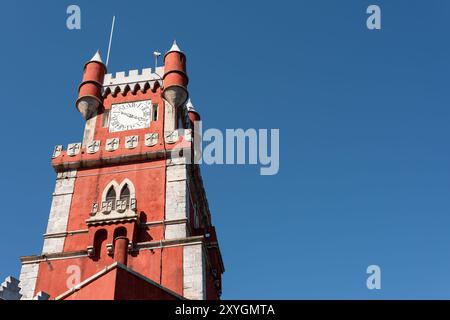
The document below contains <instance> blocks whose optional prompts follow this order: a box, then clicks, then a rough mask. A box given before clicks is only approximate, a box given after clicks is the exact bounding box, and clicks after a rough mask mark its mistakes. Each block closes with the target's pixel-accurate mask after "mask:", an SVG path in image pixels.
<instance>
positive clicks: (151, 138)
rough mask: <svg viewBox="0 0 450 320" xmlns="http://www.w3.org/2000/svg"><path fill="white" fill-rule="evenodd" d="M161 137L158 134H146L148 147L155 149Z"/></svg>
mask: <svg viewBox="0 0 450 320" xmlns="http://www.w3.org/2000/svg"><path fill="white" fill-rule="evenodd" d="M158 139H159V135H158V133H157V132H153V133H146V134H145V145H146V146H147V147H153V146H154V145H156V144H157V143H158Z"/></svg>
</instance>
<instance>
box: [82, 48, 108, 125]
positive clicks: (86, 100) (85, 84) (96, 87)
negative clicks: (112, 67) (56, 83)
mask: <svg viewBox="0 0 450 320" xmlns="http://www.w3.org/2000/svg"><path fill="white" fill-rule="evenodd" d="M105 74H106V66H105V65H104V64H103V61H102V58H101V57H100V52H99V51H97V52H96V54H95V55H94V56H93V57H92V59H91V60H90V61H89V62H87V63H86V64H85V66H84V73H83V81H82V82H81V84H80V86H79V87H78V99H77V102H76V106H77V109H78V111H80V113H81V114H82V115H83V117H84V119H86V120H88V119H90V118H91V117H92V116H93V115H95V114H96V112H97V109H98V107H99V105H100V104H102V92H101V91H102V86H103V78H104V77H105Z"/></svg>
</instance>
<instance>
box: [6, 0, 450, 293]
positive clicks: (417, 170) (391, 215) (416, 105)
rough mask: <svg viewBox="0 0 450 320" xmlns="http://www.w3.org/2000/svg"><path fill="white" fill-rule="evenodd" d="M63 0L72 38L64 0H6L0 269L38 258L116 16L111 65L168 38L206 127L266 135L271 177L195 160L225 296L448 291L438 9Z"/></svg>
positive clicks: (425, 4)
mask: <svg viewBox="0 0 450 320" xmlns="http://www.w3.org/2000/svg"><path fill="white" fill-rule="evenodd" d="M73 3H75V4H78V5H79V6H80V7H81V10H82V29H81V30H80V31H69V30H68V29H67V28H66V17H67V15H66V13H65V12H66V8H67V6H68V5H69V4H72V2H67V1H39V2H38V1H11V0H10V1H7V2H6V1H4V2H2V10H1V13H0V16H1V19H0V32H1V39H2V44H1V50H0V57H1V59H0V70H1V76H0V92H1V98H2V99H1V107H0V110H1V113H2V114H1V125H0V134H1V136H2V137H3V146H2V157H1V158H0V177H1V179H0V193H1V194H2V197H3V199H2V201H1V202H2V208H1V210H0V212H1V213H0V219H1V220H0V221H1V222H0V226H1V228H0V230H1V231H0V254H1V258H0V278H4V277H6V276H7V275H9V274H12V275H15V276H18V274H19V269H20V263H19V256H21V255H30V254H37V253H40V252H41V249H42V242H43V240H42V234H43V233H44V232H45V228H46V224H47V218H48V214H49V208H50V203H51V193H52V191H53V188H54V178H55V175H54V173H53V170H52V168H51V166H50V155H51V152H52V149H53V147H54V145H56V144H64V145H66V144H67V143H70V142H76V141H80V140H81V138H82V131H83V120H82V117H81V116H80V114H79V113H78V112H77V111H76V109H75V107H74V102H75V99H76V94H77V85H78V84H79V82H80V79H81V74H82V67H83V64H84V63H85V61H86V60H87V59H89V58H91V56H92V55H93V54H94V52H95V50H96V49H97V48H100V49H101V50H102V51H103V53H105V52H106V47H107V42H108V33H109V28H110V23H111V17H112V15H113V14H116V15H117V21H116V22H117V24H116V26H117V29H116V30H117V32H116V34H115V37H114V43H113V51H112V54H111V60H110V65H109V70H110V71H112V72H116V71H122V70H129V69H138V68H144V67H151V66H152V65H153V57H152V52H153V51H154V50H160V51H163V52H164V51H165V50H167V49H168V48H169V46H170V44H171V42H172V40H173V39H174V38H176V39H177V40H178V43H179V44H180V47H181V48H182V49H183V50H184V51H185V52H186V53H187V57H188V69H189V76H190V80H191V82H190V87H189V88H190V93H191V97H192V99H193V102H194V104H195V105H196V107H197V109H198V110H199V111H200V113H201V114H202V118H203V120H204V126H205V127H206V128H208V127H212V128H219V129H221V130H225V129H226V128H279V129H280V140H281V143H280V144H281V145H280V148H281V149H280V152H281V155H280V172H279V174H278V175H276V176H260V175H259V168H258V167H256V166H203V177H204V182H205V186H206V190H207V195H208V199H209V204H210V208H211V212H212V215H213V222H214V223H215V225H216V227H217V230H218V235H219V240H220V245H221V250H222V254H223V258H224V262H225V267H226V272H225V274H224V278H223V298H227V299H231V298H237V299H240V298H255V299H258V298H275V299H278V298H287V299H295V298H338V299H339V298H358V299H359V298H369V299H378V298H388V299H391V298H447V299H448V298H450V210H449V209H450V148H449V146H450V132H449V131H450V130H449V127H450V126H449V122H450V99H449V98H450V91H449V86H450V80H449V76H448V75H449V74H450V41H449V40H448V38H449V37H448V35H449V31H450V27H449V21H450V3H449V2H448V1H444V0H430V1H425V0H422V1H406V0H396V1H384V0H383V1H382V0H371V1H365V0H346V1H335V0H328V1H325V0H309V1H275V2H274V1H267V2H265V1H258V2H250V1H248V2H246V3H244V1H234V0H233V1H231V0H229V1H220V2H219V1H170V2H168V1H167V2H166V1H159V2H157V1H128V2H126V3H125V2H123V1H76V2H73ZM370 4H378V5H379V6H380V7H381V10H382V30H381V31H369V30H368V29H367V28H366V17H367V15H366V13H365V11H366V8H367V6H368V5H370ZM371 264H377V265H379V266H380V267H381V270H382V289H381V290H380V291H369V290H368V289H367V288H366V277H367V275H366V273H365V272H366V268H367V266H368V265H371Z"/></svg>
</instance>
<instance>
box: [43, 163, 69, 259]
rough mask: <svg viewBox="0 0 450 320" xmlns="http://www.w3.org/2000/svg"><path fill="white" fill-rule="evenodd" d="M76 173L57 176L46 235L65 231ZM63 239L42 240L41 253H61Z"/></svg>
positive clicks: (63, 173)
mask: <svg viewBox="0 0 450 320" xmlns="http://www.w3.org/2000/svg"><path fill="white" fill-rule="evenodd" d="M76 172H77V171H76V170H69V171H66V172H61V173H58V175H57V178H56V185H55V192H54V193H53V199H52V205H51V209H50V215H49V219H48V224H47V231H46V234H55V233H64V232H66V231H67V223H68V219H69V212H70V205H71V203H72V196H73V190H74V186H75V180H76ZM64 239H65V237H59V238H44V246H43V249H42V252H43V253H56V252H62V251H63V247H64Z"/></svg>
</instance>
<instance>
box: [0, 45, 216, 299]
mask: <svg viewBox="0 0 450 320" xmlns="http://www.w3.org/2000/svg"><path fill="white" fill-rule="evenodd" d="M187 85H188V76H187V72H186V56H185V54H184V53H183V52H182V51H181V50H180V48H179V47H178V45H177V44H176V43H175V42H174V43H173V45H172V47H171V48H170V50H169V51H168V52H167V53H166V54H165V56H164V65H163V66H161V67H157V68H156V70H152V69H148V68H147V69H143V70H142V71H138V70H131V71H129V72H127V73H125V72H118V73H116V74H114V75H113V74H108V73H107V68H106V66H105V65H104V63H103V62H102V58H101V55H100V52H97V53H96V54H95V55H94V57H93V58H92V59H91V60H90V61H88V62H87V63H86V64H85V66H84V71H83V77H82V82H81V84H80V85H79V88H78V99H77V100H76V103H75V105H76V108H77V109H78V111H79V112H80V113H81V115H82V116H83V118H84V119H85V128H84V134H83V139H82V141H81V142H75V143H70V144H69V143H66V144H65V145H66V146H67V148H64V147H63V146H62V145H58V146H56V147H55V149H54V150H53V154H52V159H51V163H52V166H53V168H54V170H55V172H56V185H55V189H54V193H53V196H52V204H51V209H50V215H49V219H48V225H47V230H46V232H45V234H44V244H43V250H42V253H41V254H38V255H31V256H23V257H21V262H22V269H21V274H20V281H17V280H16V279H14V278H8V279H7V281H5V283H4V285H3V287H2V289H1V290H0V297H1V298H3V299H8V297H9V298H10V299H16V300H17V299H23V300H27V299H39V300H43V299H56V300H77V299H109V300H115V299H130V300H131V299H220V296H221V292H222V273H223V272H224V271H225V269H224V265H223V262H222V257H221V253H220V249H219V245H218V240H217V237H216V231H215V228H214V226H213V225H212V221H211V213H210V211H209V207H208V201H207V198H206V194H205V190H204V187H203V181H202V176H201V174H200V167H199V166H198V165H197V164H193V163H194V162H193V161H191V160H192V159H191V157H192V156H193V152H192V150H193V147H194V140H195V138H196V135H195V134H194V132H193V128H194V123H195V122H196V121H199V120H200V115H199V113H198V112H197V111H195V109H194V108H193V106H192V103H191V102H190V100H189V93H188V89H187ZM74 266H75V268H74ZM73 270H79V273H80V274H78V275H76V276H77V279H78V278H79V281H77V282H76V283H73V281H68V278H69V277H73ZM70 283H72V284H71V285H69V284H70ZM7 290H9V291H7Z"/></svg>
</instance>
